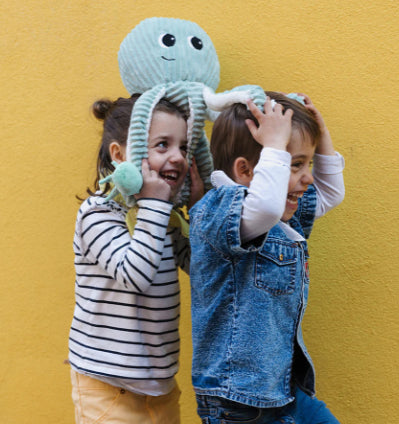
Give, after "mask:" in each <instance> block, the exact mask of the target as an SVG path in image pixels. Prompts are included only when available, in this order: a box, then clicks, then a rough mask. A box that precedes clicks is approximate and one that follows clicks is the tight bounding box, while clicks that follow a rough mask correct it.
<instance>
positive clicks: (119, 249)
mask: <svg viewBox="0 0 399 424" xmlns="http://www.w3.org/2000/svg"><path fill="white" fill-rule="evenodd" d="M138 206H139V209H138V213H137V223H136V225H135V229H134V232H133V235H132V236H130V234H129V231H128V229H127V225H126V222H125V218H126V213H127V211H126V210H125V209H124V208H123V207H121V206H120V205H119V204H117V203H115V202H113V201H111V202H108V203H105V202H104V199H102V198H100V197H91V198H89V199H87V200H86V201H85V202H84V203H83V204H82V206H81V208H80V210H79V212H78V217H77V221H76V231H75V237H74V251H75V269H76V281H75V298H76V304H75V310H74V318H73V321H72V326H71V331H70V339H69V350H70V354H69V360H70V362H71V365H72V367H73V368H75V369H76V370H77V371H80V372H87V373H89V374H98V375H101V376H106V377H110V378H128V379H136V380H146V379H148V380H151V379H160V380H162V379H168V378H171V377H173V375H174V374H175V373H176V372H177V363H178V354H179V334H178V323H179V316H180V290H179V283H178V277H177V262H178V259H179V254H178V250H179V248H178V246H177V245H178V243H176V241H175V240H176V239H177V238H179V237H177V235H176V231H178V230H177V229H170V228H168V222H169V215H170V211H171V208H172V204H171V203H169V202H163V201H159V200H155V199H141V200H140V201H139V202H138ZM188 255H189V248H188V246H187V245H186V247H184V246H183V247H182V246H181V247H180V257H181V258H186V257H187V256H188ZM182 260H183V262H184V261H185V259H182Z"/></svg>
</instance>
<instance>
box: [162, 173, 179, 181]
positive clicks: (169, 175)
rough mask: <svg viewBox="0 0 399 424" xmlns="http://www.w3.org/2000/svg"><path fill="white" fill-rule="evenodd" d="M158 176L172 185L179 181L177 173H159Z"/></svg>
mask: <svg viewBox="0 0 399 424" xmlns="http://www.w3.org/2000/svg"><path fill="white" fill-rule="evenodd" d="M160 176H161V177H162V178H163V179H164V180H165V181H166V182H167V183H168V184H174V183H176V182H177V180H178V179H179V173H178V172H177V171H165V172H161V173H160Z"/></svg>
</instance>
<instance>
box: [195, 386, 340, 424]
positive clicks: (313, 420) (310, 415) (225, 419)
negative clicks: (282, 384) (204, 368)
mask: <svg viewBox="0 0 399 424" xmlns="http://www.w3.org/2000/svg"><path fill="white" fill-rule="evenodd" d="M196 397H197V404H198V409H197V412H198V415H199V416H200V418H201V420H202V423H203V424H234V423H241V424H244V423H245V424H283V423H284V424H339V421H338V420H337V419H336V418H335V417H334V416H333V415H332V414H331V412H330V410H329V409H328V408H327V407H326V404H325V403H324V402H322V401H320V400H318V399H317V398H316V397H313V398H312V397H310V396H308V395H307V394H306V393H304V392H303V391H302V390H300V389H298V388H297V389H296V392H295V401H294V402H292V403H290V404H288V405H285V406H282V407H280V408H256V407H253V406H248V405H244V404H242V403H237V402H233V401H230V400H228V399H224V398H221V397H216V396H206V395H199V394H197V395H196Z"/></svg>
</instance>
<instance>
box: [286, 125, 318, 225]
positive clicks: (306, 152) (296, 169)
mask: <svg viewBox="0 0 399 424" xmlns="http://www.w3.org/2000/svg"><path fill="white" fill-rule="evenodd" d="M315 149H316V146H315V145H314V143H312V139H311V138H310V136H309V134H307V133H303V134H302V133H301V132H300V131H299V130H297V129H294V130H293V131H292V135H291V140H290V142H289V144H288V146H287V151H288V152H289V153H290V154H291V175H290V180H289V183H288V195H287V201H286V204H285V211H284V214H283V216H282V218H281V220H282V221H284V222H286V221H288V220H290V219H291V218H292V217H293V215H294V213H295V212H296V210H297V208H298V199H299V198H301V197H302V196H303V194H304V193H305V191H306V190H307V189H308V185H309V184H312V183H313V176H312V171H311V165H312V159H313V156H314V153H315Z"/></svg>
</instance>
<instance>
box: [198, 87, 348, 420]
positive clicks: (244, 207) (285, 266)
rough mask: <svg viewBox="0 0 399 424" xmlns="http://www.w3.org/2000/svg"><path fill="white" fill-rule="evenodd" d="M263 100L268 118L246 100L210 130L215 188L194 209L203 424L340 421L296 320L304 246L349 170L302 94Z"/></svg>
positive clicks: (302, 297) (303, 285)
mask: <svg viewBox="0 0 399 424" xmlns="http://www.w3.org/2000/svg"><path fill="white" fill-rule="evenodd" d="M267 94H268V96H270V97H272V98H273V99H274V100H275V102H276V103H275V106H274V107H273V103H272V101H271V99H270V97H268V99H267V101H266V103H265V109H264V110H265V111H264V113H263V112H261V111H260V110H259V109H258V108H256V107H255V106H254V104H253V103H251V102H249V103H248V107H249V111H248V110H247V109H246V108H245V106H243V105H233V106H232V107H230V108H229V109H227V110H225V111H224V112H222V113H221V115H220V116H219V118H218V119H217V121H216V122H215V124H214V128H213V133H212V139H211V150H212V154H213V158H214V165H215V169H216V170H217V171H215V172H214V173H213V174H212V181H213V185H214V187H215V188H214V189H212V190H211V191H209V192H208V193H207V194H206V195H205V196H204V197H203V198H202V199H201V200H200V201H199V202H198V203H197V204H196V205H195V206H194V207H193V208H192V209H191V210H190V242H191V251H192V256H191V268H190V275H191V286H192V320H193V349H194V351H193V370H192V379H193V385H194V389H195V392H196V396H197V403H198V414H199V415H200V417H201V418H202V422H203V423H211V424H215V423H235V422H244V421H245V422H246V423H280V422H282V423H297V424H304V423H308V424H318V423H319V424H321V423H323V424H325V423H338V421H337V419H336V418H335V417H334V416H333V415H332V414H331V412H330V411H329V410H328V409H327V407H326V406H325V404H324V403H323V402H321V401H319V400H318V399H317V398H316V397H315V396H314V395H315V373H314V367H313V364H312V361H311V358H310V356H309V353H308V352H307V350H306V347H305V345H304V341H303V337H302V330H301V322H302V318H303V315H304V312H305V308H306V305H307V300H308V290H309V270H308V258H309V254H308V247H307V242H306V239H307V238H308V237H309V234H310V232H311V229H312V225H313V221H314V219H315V218H318V217H320V216H322V215H324V214H325V213H326V212H327V211H329V210H330V209H332V208H333V207H335V206H337V205H338V204H339V203H340V202H341V201H342V200H343V197H344V183H343V176H342V171H343V168H344V161H343V158H342V156H341V155H340V154H339V153H337V152H335V151H334V148H333V144H332V141H331V137H330V135H329V132H328V129H327V128H326V126H325V124H324V121H323V118H322V117H321V115H320V113H319V112H318V110H317V109H316V108H315V106H314V105H313V103H312V102H311V100H310V99H309V97H308V96H304V95H302V96H301V97H300V98H298V100H302V101H303V104H301V103H300V101H297V100H293V99H290V98H288V97H286V96H284V95H283V94H279V93H273V92H269V93H267ZM251 112H252V113H251ZM312 163H313V164H314V166H313V170H311V166H312Z"/></svg>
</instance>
